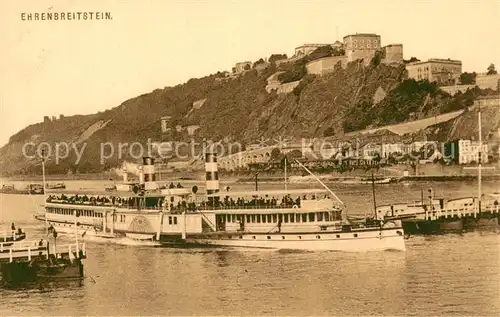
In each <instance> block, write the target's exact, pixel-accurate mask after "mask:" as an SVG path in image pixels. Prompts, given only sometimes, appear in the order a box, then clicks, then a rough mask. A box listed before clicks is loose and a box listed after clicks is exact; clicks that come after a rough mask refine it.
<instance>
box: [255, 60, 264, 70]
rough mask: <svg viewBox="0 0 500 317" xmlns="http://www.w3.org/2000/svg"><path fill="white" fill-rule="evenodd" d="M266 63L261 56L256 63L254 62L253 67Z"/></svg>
mask: <svg viewBox="0 0 500 317" xmlns="http://www.w3.org/2000/svg"><path fill="white" fill-rule="evenodd" d="M264 63H265V61H264V59H262V58H261V59H259V60H258V61H256V62H255V63H253V67H254V68H255V66H257V65H259V64H264Z"/></svg>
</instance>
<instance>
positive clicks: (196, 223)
mask: <svg viewBox="0 0 500 317" xmlns="http://www.w3.org/2000/svg"><path fill="white" fill-rule="evenodd" d="M299 164H300V163H299ZM302 167H303V168H304V169H306V170H307V171H308V172H309V173H310V174H311V175H312V176H313V177H315V175H313V174H312V173H311V172H310V171H309V170H308V169H307V168H306V167H305V166H303V165H302ZM205 169H206V192H205V193H203V194H201V195H200V194H197V192H196V190H194V188H193V189H189V188H160V187H159V186H158V183H157V182H156V175H155V168H154V160H153V159H152V158H149V157H146V158H144V159H143V166H142V170H141V173H140V175H139V183H138V184H132V183H129V182H127V176H126V174H124V182H123V184H121V185H120V186H116V189H115V190H113V191H102V192H84V191H76V192H75V191H73V192H71V191H58V192H55V191H54V192H48V197H47V200H46V203H45V213H44V215H43V216H41V217H38V219H40V220H43V221H45V222H46V225H47V226H49V225H52V226H53V227H54V228H55V229H56V230H57V231H58V232H60V233H65V232H66V233H69V234H73V233H74V231H75V228H76V230H78V232H79V233H80V234H81V235H88V236H91V235H93V236H98V237H99V236H103V237H121V236H129V237H132V238H134V239H151V240H155V241H158V242H161V243H162V244H165V245H170V246H174V245H175V246H229V247H253V248H275V249H301V250H342V251H370V250H390V249H393V250H403V251H404V250H405V242H404V235H403V229H402V225H401V221H400V220H397V219H395V220H380V221H378V220H372V221H370V220H366V219H361V220H357V221H349V220H348V219H347V217H346V208H345V205H344V204H343V202H342V201H341V200H340V199H339V198H338V197H337V196H336V195H335V194H334V193H333V192H332V191H331V190H330V189H329V188H328V187H327V186H326V185H324V184H323V183H322V182H321V181H320V180H319V179H318V178H317V177H315V178H316V179H317V180H318V181H319V182H320V183H321V184H322V186H323V187H324V188H320V189H300V190H296V189H294V190H291V189H284V190H271V191H251V192H231V191H224V192H221V191H219V177H218V168H217V157H216V154H215V153H205ZM360 214H364V211H362V212H360Z"/></svg>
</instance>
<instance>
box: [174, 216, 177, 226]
mask: <svg viewBox="0 0 500 317" xmlns="http://www.w3.org/2000/svg"><path fill="white" fill-rule="evenodd" d="M176 224H177V217H174V225H176Z"/></svg>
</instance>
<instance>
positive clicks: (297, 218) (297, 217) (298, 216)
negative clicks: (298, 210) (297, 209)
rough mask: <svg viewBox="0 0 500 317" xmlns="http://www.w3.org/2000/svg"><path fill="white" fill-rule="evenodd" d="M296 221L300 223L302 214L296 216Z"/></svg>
mask: <svg viewBox="0 0 500 317" xmlns="http://www.w3.org/2000/svg"><path fill="white" fill-rule="evenodd" d="M295 220H296V221H297V222H300V214H296V215H295Z"/></svg>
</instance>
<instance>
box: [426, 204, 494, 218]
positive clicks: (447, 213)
mask: <svg viewBox="0 0 500 317" xmlns="http://www.w3.org/2000/svg"><path fill="white" fill-rule="evenodd" d="M481 212H491V213H495V214H498V213H499V207H498V205H496V206H493V205H486V206H482V207H481ZM477 213H478V212H477V208H476V207H475V206H470V207H465V208H451V209H434V210H427V211H426V212H425V217H426V219H429V218H430V219H431V220H436V219H439V218H441V217H463V216H466V215H476V214H477Z"/></svg>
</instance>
